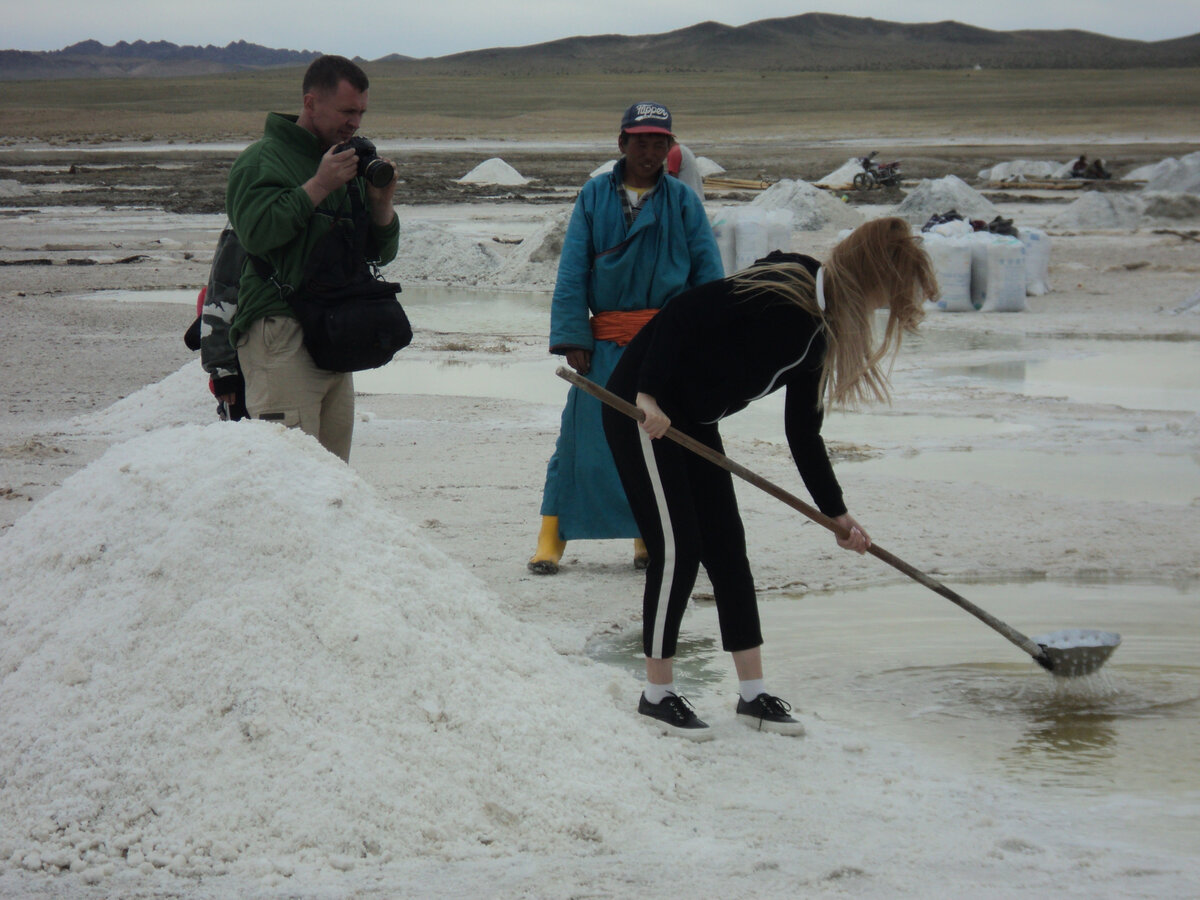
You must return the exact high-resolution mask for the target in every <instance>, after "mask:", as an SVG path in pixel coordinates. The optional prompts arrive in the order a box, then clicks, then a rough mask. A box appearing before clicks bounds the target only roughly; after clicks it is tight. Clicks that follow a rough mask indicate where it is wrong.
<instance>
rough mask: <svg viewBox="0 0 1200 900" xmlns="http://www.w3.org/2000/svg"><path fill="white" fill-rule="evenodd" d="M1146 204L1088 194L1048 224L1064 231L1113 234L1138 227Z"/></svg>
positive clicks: (1132, 198) (1133, 198) (1117, 196)
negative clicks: (1084, 230)
mask: <svg viewBox="0 0 1200 900" xmlns="http://www.w3.org/2000/svg"><path fill="white" fill-rule="evenodd" d="M1144 205H1145V204H1144V201H1143V200H1142V199H1141V198H1140V197H1137V196H1129V195H1126V194H1111V193H1104V192H1100V191H1088V192H1087V193H1085V194H1084V195H1083V196H1082V197H1080V198H1079V199H1078V200H1076V201H1075V202H1074V203H1072V204H1071V205H1070V206H1068V207H1067V208H1066V209H1064V210H1063V211H1062V212H1060V213H1059V214H1058V215H1057V216H1055V217H1054V218H1053V219H1051V220H1050V222H1049V227H1050V228H1052V229H1057V230H1061V231H1074V230H1079V229H1086V230H1089V231H1106V230H1108V231H1112V230H1127V229H1134V228H1137V227H1138V225H1139V224H1140V222H1141V220H1142V212H1143V208H1144Z"/></svg>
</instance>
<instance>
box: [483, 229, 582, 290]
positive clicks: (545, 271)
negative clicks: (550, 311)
mask: <svg viewBox="0 0 1200 900" xmlns="http://www.w3.org/2000/svg"><path fill="white" fill-rule="evenodd" d="M570 218H571V210H569V209H564V210H560V211H559V212H556V213H554V214H553V215H551V216H549V217H548V218H547V219H546V221H545V222H543V223H542V224H541V225H540V226H539V227H538V228H537V230H536V231H534V232H533V233H532V234H530V235H529V236H528V237H526V238H525V239H524V240H523V241H521V243H520V244H519V245H518V246H517V247H516V249H515V250H513V252H512V254H511V255H510V256H509V257H508V258H507V259H506V260H505V261H504V265H503V266H502V267H501V269H500V271H499V272H497V273H496V276H495V278H494V279H492V280H493V282H494V283H495V284H496V285H498V286H500V287H504V288H507V289H509V290H542V291H544V290H552V289H553V288H554V282H555V279H556V278H557V276H558V260H559V257H561V256H562V246H563V238H564V237H565V236H566V233H567V223H568V222H569V221H570Z"/></svg>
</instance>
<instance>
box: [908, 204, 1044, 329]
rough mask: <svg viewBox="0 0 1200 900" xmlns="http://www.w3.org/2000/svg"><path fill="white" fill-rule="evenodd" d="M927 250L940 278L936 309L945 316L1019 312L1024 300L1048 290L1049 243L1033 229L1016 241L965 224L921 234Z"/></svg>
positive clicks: (950, 224)
mask: <svg viewBox="0 0 1200 900" xmlns="http://www.w3.org/2000/svg"><path fill="white" fill-rule="evenodd" d="M922 237H923V238H924V245H925V250H926V252H927V253H928V254H929V258H930V260H931V261H932V263H933V268H934V272H935V273H936V274H937V279H938V296H937V298H936V300H935V303H936V306H937V308H938V309H942V310H945V311H946V312H973V311H975V310H982V311H983V312H1022V311H1024V310H1025V309H1027V308H1028V307H1027V305H1026V302H1025V298H1026V296H1041V295H1042V294H1045V293H1048V292H1049V290H1050V283H1049V272H1050V239H1049V237H1048V236H1047V235H1046V233H1045V232H1044V231H1039V230H1038V229H1036V228H1022V229H1020V237H1019V238H1015V237H1011V236H1009V235H1002V234H992V233H990V232H987V231H974V230H973V229H972V228H971V226H970V224H969V223H968V222H965V221H954V222H944V223H942V224H940V225H935V226H934V227H933V228H931V229H930V230H929V231H927V232H925V233H924V234H923V235H922Z"/></svg>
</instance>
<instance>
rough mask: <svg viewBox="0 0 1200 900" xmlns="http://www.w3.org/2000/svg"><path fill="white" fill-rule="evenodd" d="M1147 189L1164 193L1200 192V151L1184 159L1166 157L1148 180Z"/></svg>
mask: <svg viewBox="0 0 1200 900" xmlns="http://www.w3.org/2000/svg"><path fill="white" fill-rule="evenodd" d="M1145 190H1147V191H1155V192H1162V193H1187V194H1200V152H1196V153H1189V154H1188V155H1187V156H1185V157H1183V159H1165V160H1163V161H1162V162H1161V163H1159V164H1158V165H1157V166H1156V167H1155V169H1154V171H1153V172H1152V173H1151V175H1150V177H1149V178H1148V179H1147V181H1146V187H1145Z"/></svg>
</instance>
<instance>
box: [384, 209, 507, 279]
mask: <svg viewBox="0 0 1200 900" xmlns="http://www.w3.org/2000/svg"><path fill="white" fill-rule="evenodd" d="M503 262H504V258H503V256H502V255H501V254H500V253H499V252H497V251H496V250H495V248H494V247H493V246H492V244H491V243H490V242H486V241H480V240H478V239H477V238H472V237H466V236H464V235H461V234H455V233H454V232H452V231H450V230H449V229H446V228H443V227H442V226H440V225H437V224H436V223H433V222H422V221H420V220H411V221H406V222H405V223H404V226H403V227H402V228H401V229H400V244H399V248H398V250H397V251H396V259H395V260H394V261H393V262H391V263H389V264H388V265H387V266H386V267H385V268H384V274H385V275H387V276H388V277H389V278H392V279H394V280H396V281H399V282H400V283H401V284H403V283H405V282H406V281H432V282H436V283H440V284H457V285H466V286H475V285H480V284H489V283H490V280H491V278H492V276H494V275H495V273H496V272H497V271H498V270H499V269H500V266H501V265H502V264H503Z"/></svg>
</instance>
